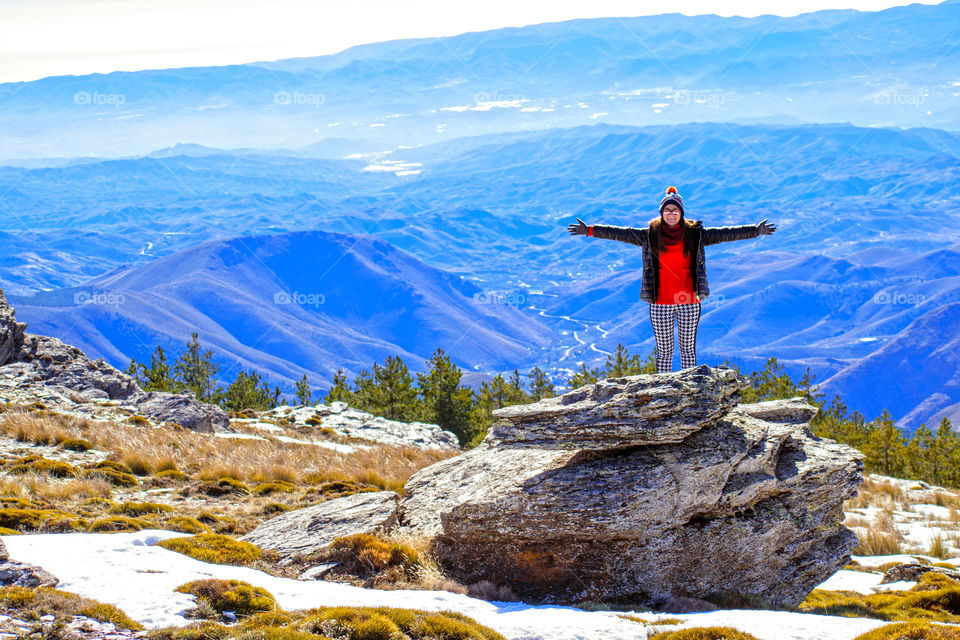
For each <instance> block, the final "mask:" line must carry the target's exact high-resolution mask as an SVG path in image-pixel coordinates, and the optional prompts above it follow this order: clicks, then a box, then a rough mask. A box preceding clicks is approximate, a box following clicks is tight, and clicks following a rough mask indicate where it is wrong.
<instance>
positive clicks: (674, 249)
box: [657, 242, 700, 304]
mask: <svg viewBox="0 0 960 640" xmlns="http://www.w3.org/2000/svg"><path fill="white" fill-rule="evenodd" d="M691 260H692V256H684V255H683V242H677V243H676V244H673V245H669V244H668V245H666V247H665V249H664V250H663V251H661V252H660V256H659V267H660V282H659V286H658V287H657V304H691V303H694V302H700V298H698V297H697V294H696V292H695V291H694V290H693V272H692V271H691Z"/></svg>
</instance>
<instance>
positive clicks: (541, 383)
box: [529, 367, 556, 400]
mask: <svg viewBox="0 0 960 640" xmlns="http://www.w3.org/2000/svg"><path fill="white" fill-rule="evenodd" d="M529 377H530V397H531V398H532V399H533V400H543V399H544V398H552V397H553V396H555V395H556V391H555V390H554V388H553V382H552V381H551V380H550V378H549V376H547V374H546V373H545V372H544V370H543V369H541V368H540V367H534V368H533V370H532V371H530V376H529Z"/></svg>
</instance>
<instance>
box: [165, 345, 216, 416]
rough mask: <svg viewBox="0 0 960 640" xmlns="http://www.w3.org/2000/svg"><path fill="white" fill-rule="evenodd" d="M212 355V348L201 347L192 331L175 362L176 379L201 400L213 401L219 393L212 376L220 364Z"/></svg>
mask: <svg viewBox="0 0 960 640" xmlns="http://www.w3.org/2000/svg"><path fill="white" fill-rule="evenodd" d="M213 356H214V352H213V350H207V351H203V350H202V349H201V347H200V340H199V337H198V334H197V332H196V331H194V332H193V333H191V334H190V342H188V343H187V345H186V347H185V348H184V350H183V351H181V352H180V356H179V357H178V358H177V361H176V363H175V370H176V379H177V381H178V382H179V383H180V384H182V385H183V387H185V388H187V389H190V390H191V391H193V393H194V395H196V396H197V399H198V400H200V401H201V402H214V401H216V397H217V395H218V394H219V393H221V390H220V389H219V388H214V376H216V375H217V372H218V371H219V370H220V366H219V365H218V364H216V363H215V362H214V361H213Z"/></svg>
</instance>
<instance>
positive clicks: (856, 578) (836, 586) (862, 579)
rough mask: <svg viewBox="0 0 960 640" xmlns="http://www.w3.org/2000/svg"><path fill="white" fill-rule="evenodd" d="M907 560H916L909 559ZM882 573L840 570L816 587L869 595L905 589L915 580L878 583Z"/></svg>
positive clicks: (911, 586) (913, 583) (881, 578)
mask: <svg viewBox="0 0 960 640" xmlns="http://www.w3.org/2000/svg"><path fill="white" fill-rule="evenodd" d="M908 562H916V561H915V560H913V559H911V560H909V561H908ZM881 580H883V575H882V574H879V573H866V572H864V571H847V570H841V571H837V572H836V573H835V574H833V575H832V576H831V577H830V579H828V580H827V581H826V582H822V583H820V584H819V585H817V589H825V590H826V591H856V592H857V593H863V594H866V595H870V594H871V593H878V592H880V591H906V590H907V589H911V588H913V586H914V585H916V584H917V583H916V582H906V581H902V580H901V581H899V582H891V583H889V584H880V581H881Z"/></svg>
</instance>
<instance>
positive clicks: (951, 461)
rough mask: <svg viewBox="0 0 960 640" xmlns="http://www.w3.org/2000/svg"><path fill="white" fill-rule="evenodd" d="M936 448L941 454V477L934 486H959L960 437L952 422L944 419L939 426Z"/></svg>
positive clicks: (935, 481)
mask: <svg viewBox="0 0 960 640" xmlns="http://www.w3.org/2000/svg"><path fill="white" fill-rule="evenodd" d="M935 442H936V447H937V450H938V451H939V452H940V460H941V462H940V465H941V466H940V467H939V468H938V469H937V471H938V472H939V475H938V476H937V478H936V479H934V480H933V482H934V484H941V485H942V484H949V485H950V486H954V487H955V486H957V482H958V478H957V473H958V471H960V460H958V459H957V456H958V454H960V436H958V435H957V432H956V431H954V430H953V425H951V424H950V420H948V419H947V418H946V417H944V418H943V419H942V420H941V421H940V424H939V425H937V437H936V440H935Z"/></svg>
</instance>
